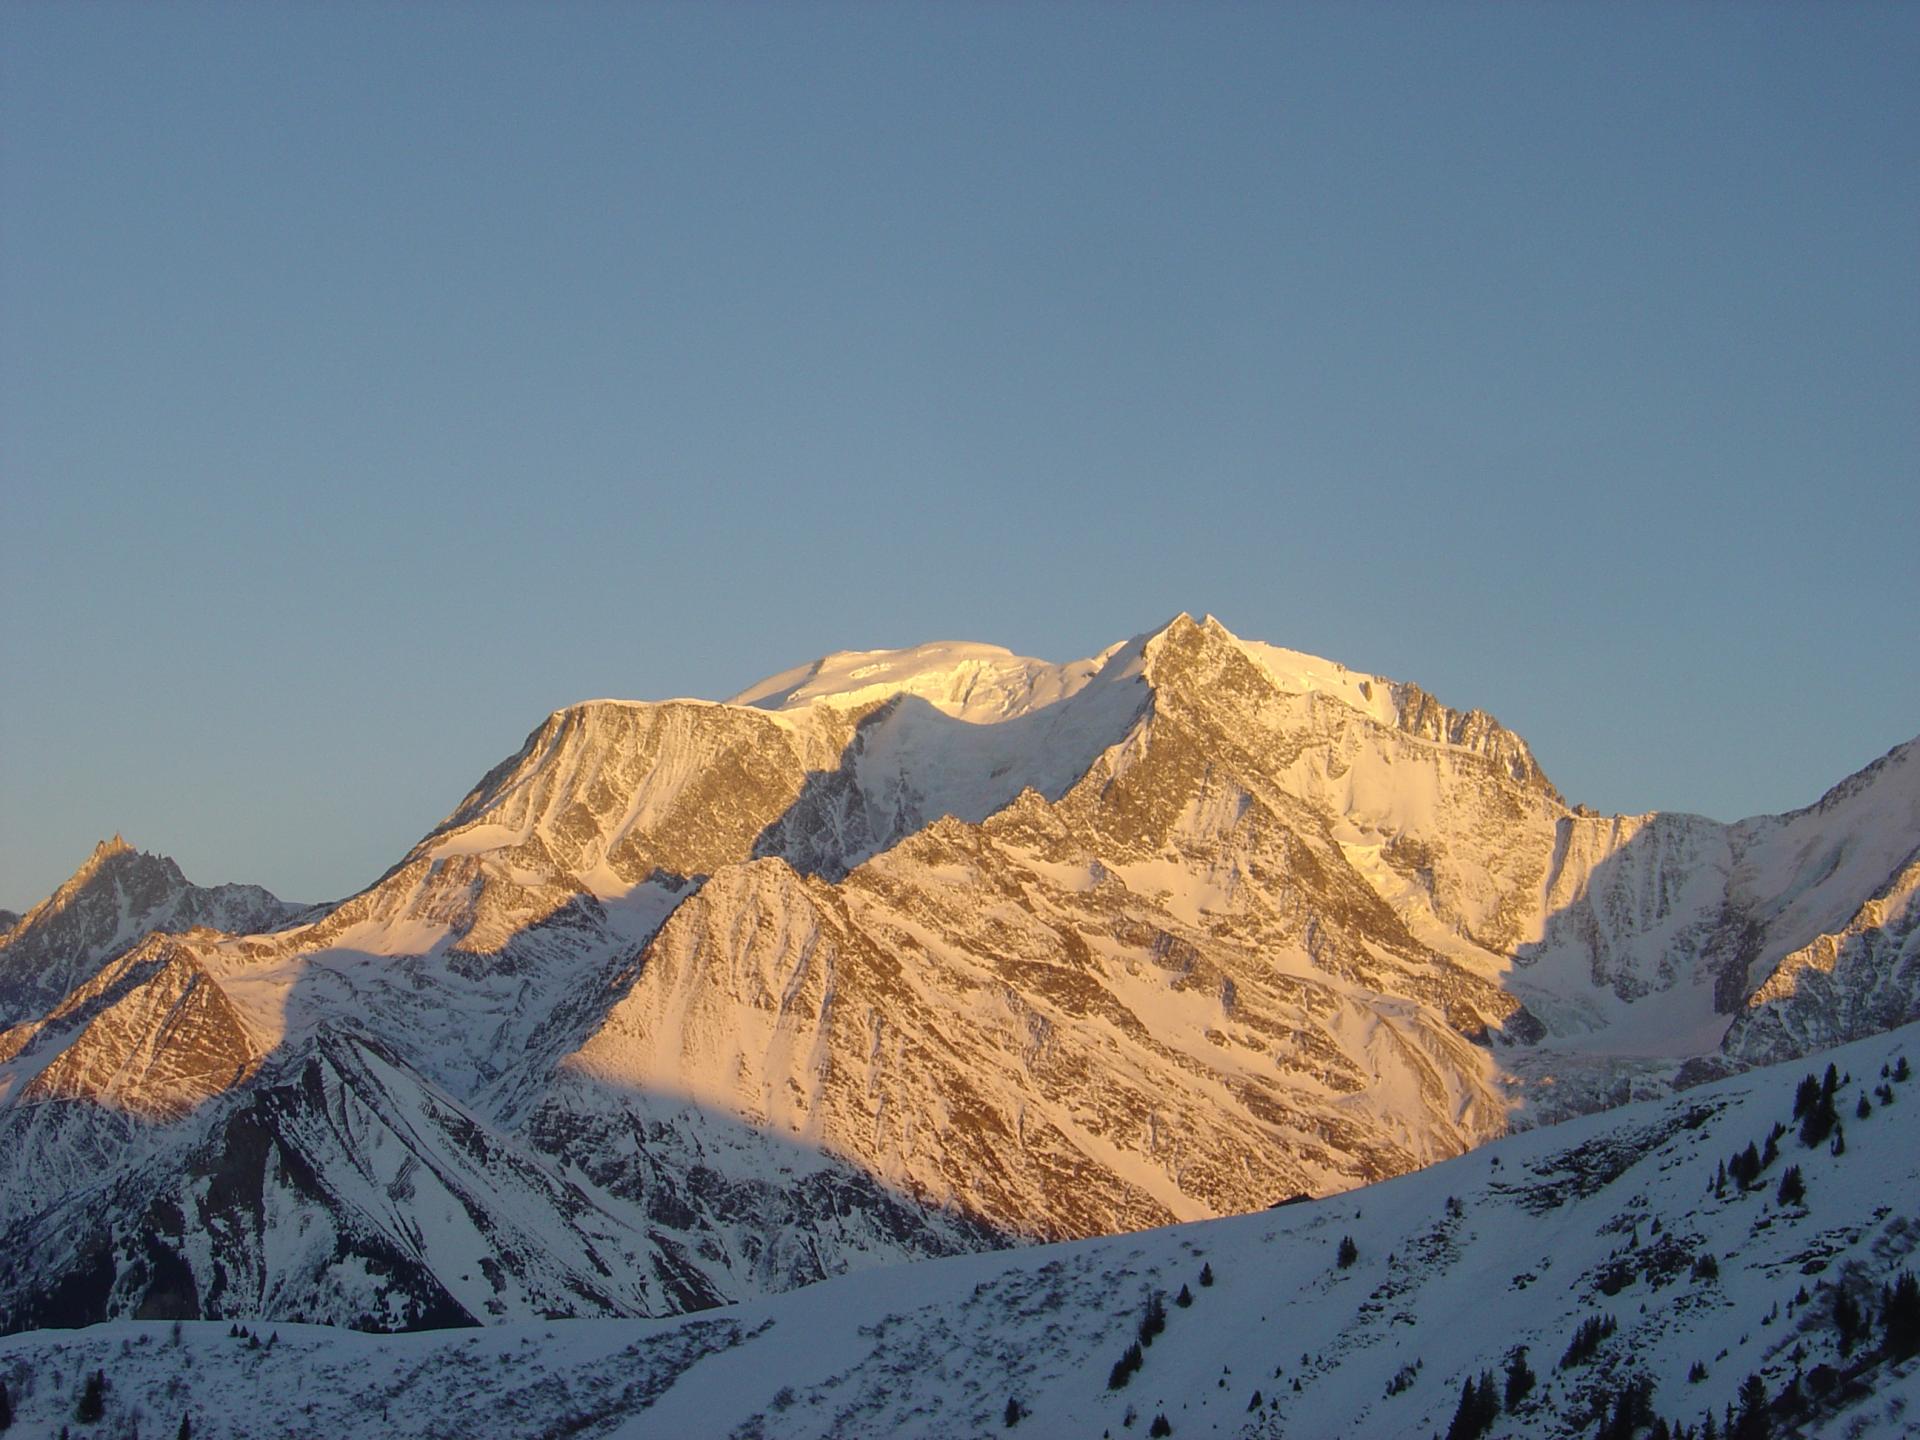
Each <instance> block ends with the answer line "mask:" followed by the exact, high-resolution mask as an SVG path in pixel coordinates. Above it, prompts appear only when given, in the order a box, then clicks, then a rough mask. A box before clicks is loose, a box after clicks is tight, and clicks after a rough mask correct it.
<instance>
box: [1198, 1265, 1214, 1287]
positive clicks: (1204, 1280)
mask: <svg viewBox="0 0 1920 1440" xmlns="http://www.w3.org/2000/svg"><path fill="white" fill-rule="evenodd" d="M1211 1284H1213V1266H1212V1264H1211V1263H1208V1264H1204V1265H1202V1266H1201V1267H1200V1288H1201V1289H1202V1290H1204V1289H1206V1288H1207V1286H1209V1285H1211Z"/></svg>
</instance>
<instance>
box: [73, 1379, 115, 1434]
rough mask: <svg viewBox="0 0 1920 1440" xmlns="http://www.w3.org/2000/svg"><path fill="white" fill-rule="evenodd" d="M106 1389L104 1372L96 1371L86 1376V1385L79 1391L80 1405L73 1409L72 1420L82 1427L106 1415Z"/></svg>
mask: <svg viewBox="0 0 1920 1440" xmlns="http://www.w3.org/2000/svg"><path fill="white" fill-rule="evenodd" d="M106 1389H107V1374H106V1371H104V1370H96V1371H94V1372H93V1373H92V1374H91V1375H89V1376H87V1383H86V1385H85V1387H84V1388H83V1389H82V1390H81V1391H80V1403H79V1404H77V1405H75V1406H74V1407H73V1418H74V1419H76V1420H78V1421H79V1422H80V1423H81V1424H82V1425H91V1424H92V1423H93V1422H94V1421H96V1420H98V1419H99V1418H100V1417H101V1416H102V1415H104V1414H106V1412H107V1402H106Z"/></svg>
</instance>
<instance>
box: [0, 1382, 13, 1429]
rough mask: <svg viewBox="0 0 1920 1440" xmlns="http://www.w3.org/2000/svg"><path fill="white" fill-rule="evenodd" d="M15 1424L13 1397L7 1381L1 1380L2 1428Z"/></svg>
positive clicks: (0, 1405)
mask: <svg viewBox="0 0 1920 1440" xmlns="http://www.w3.org/2000/svg"><path fill="white" fill-rule="evenodd" d="M12 1425H13V1397H12V1396H11V1395H9V1394H7V1382H6V1381H4V1380H0V1430H7V1429H10V1428H12Z"/></svg>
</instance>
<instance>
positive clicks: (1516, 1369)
mask: <svg viewBox="0 0 1920 1440" xmlns="http://www.w3.org/2000/svg"><path fill="white" fill-rule="evenodd" d="M1536 1378H1537V1377H1536V1376H1535V1375H1534V1373H1533V1369H1532V1367H1531V1366H1529V1365H1528V1364H1527V1347H1526V1346H1524V1345H1522V1346H1521V1347H1520V1348H1519V1349H1517V1350H1515V1351H1514V1352H1513V1354H1512V1356H1511V1357H1510V1358H1509V1359H1508V1360H1507V1393H1506V1401H1507V1413H1508V1414H1509V1415H1511V1414H1512V1413H1513V1412H1514V1411H1515V1410H1517V1409H1519V1408H1520V1402H1521V1401H1523V1400H1525V1399H1526V1398H1527V1395H1528V1393H1529V1392H1530V1391H1531V1390H1532V1389H1533V1383H1534V1380H1535V1379H1536Z"/></svg>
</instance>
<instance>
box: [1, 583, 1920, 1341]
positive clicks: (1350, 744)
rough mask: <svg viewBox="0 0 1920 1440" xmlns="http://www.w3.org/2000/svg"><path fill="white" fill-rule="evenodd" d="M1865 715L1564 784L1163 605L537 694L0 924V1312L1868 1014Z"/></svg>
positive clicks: (304, 1280) (1385, 1099)
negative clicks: (1841, 729)
mask: <svg viewBox="0 0 1920 1440" xmlns="http://www.w3.org/2000/svg"><path fill="white" fill-rule="evenodd" d="M1916 754H1920V746H1917V745H1916V744H1914V743H1910V744H1908V745H1905V746H1901V747H1898V748H1896V749H1895V750H1894V751H1892V752H1890V753H1889V755H1888V756H1886V757H1884V758H1883V759H1882V760H1880V761H1878V762H1876V763H1875V764H1874V765H1872V766H1869V767H1868V768H1867V769H1866V770H1863V771H1862V772H1860V775H1858V776H1856V777H1854V778H1853V779H1851V780H1849V781H1847V782H1843V783H1842V784H1841V785H1840V786H1837V787H1835V788H1834V790H1832V791H1830V792H1829V794H1828V796H1827V797H1826V798H1824V799H1823V800H1822V801H1821V802H1819V803H1818V804H1817V805H1815V806H1812V807H1809V808H1808V809H1807V810H1803V811H1798V812H1794V813H1793V814H1790V815H1786V816H1779V817H1759V818H1756V819H1754V820H1748V821H1742V822H1739V823H1737V824H1735V825H1720V824H1717V823H1716V822H1712V821H1707V820H1704V819H1701V818H1699V817H1693V816H1684V815H1660V814H1656V815H1650V816H1637V817H1635V816H1624V817H1605V816H1595V815H1592V814H1590V813H1587V812H1584V811H1576V810H1572V809H1569V808H1568V806H1567V805H1566V803H1565V802H1564V801H1563V800H1562V798H1561V797H1560V795H1559V794H1558V792H1557V791H1556V790H1555V789H1554V787H1553V786H1552V784H1551V782H1550V781H1549V780H1548V779H1547V777H1546V776H1545V775H1544V774H1542V773H1541V771H1540V768H1539V766H1538V764H1537V763H1536V762H1535V760H1534V759H1533V756H1532V753H1531V751H1530V749H1529V748H1528V747H1527V745H1526V743H1525V741H1524V740H1522V739H1521V738H1520V737H1519V736H1517V735H1515V734H1513V733H1512V732H1511V731H1508V730H1507V729H1505V728H1504V727H1502V726H1500V725H1499V723H1498V722H1497V721H1495V720H1494V719H1493V718H1492V717H1491V716H1488V715H1486V714H1485V713H1484V712H1481V711H1477V710H1471V709H1468V710H1459V709H1453V708H1450V707H1447V706H1445V705H1442V704H1441V703H1440V702H1438V701H1436V700H1434V699H1433V698H1432V697H1431V696H1430V695H1428V694H1427V693H1426V692H1425V691H1424V690H1421V689H1420V688H1419V687H1418V686H1415V685H1412V684H1408V683H1404V682H1396V681H1392V680H1388V679H1386V678H1384V677H1379V676H1369V675H1364V674H1361V673H1358V672H1353V671H1350V670H1348V669H1347V668H1346V667H1344V666H1341V665H1338V664H1337V663H1335V662H1330V661H1324V660H1320V659H1317V658H1316V657H1313V656H1309V655H1305V654H1302V653H1300V652H1295V651H1288V650H1281V649H1279V648H1277V647H1272V646H1266V645H1260V644H1257V643H1254V642H1247V641H1243V640H1241V639H1239V637H1237V636H1234V635H1233V634H1232V633H1231V632H1229V631H1227V630H1226V629H1225V627H1223V626H1221V625H1220V624H1219V623H1218V622H1217V621H1214V620H1212V619H1210V618H1209V619H1206V620H1201V621H1195V620H1193V619H1191V618H1189V617H1186V616H1180V617H1177V618H1176V619H1175V620H1174V621H1172V622H1170V623H1169V624H1168V625H1166V626H1164V627H1162V628H1160V629H1159V630H1157V631H1154V632H1151V633H1150V634H1146V635H1142V636H1138V637H1136V638H1134V639H1133V640H1130V641H1127V642H1123V643H1121V644H1119V645H1115V646H1112V647H1109V648H1108V649H1107V650H1105V651H1102V652H1101V653H1100V654H1099V655H1096V656H1094V657H1091V658H1089V659H1087V660H1084V661H1078V662H1073V663H1071V664H1067V665H1052V664H1048V663H1046V662H1041V661H1035V660H1029V659H1025V658H1023V657H1019V656H1015V655H1012V654H1011V653H1010V652H1007V651H1004V650H1000V649H998V648H996V647H991V646H980V645H971V644H961V643H957V642H953V643H940V644H935V645H930V646H922V647H917V648H915V649H912V650H906V651H866V652H843V653H841V654H837V655H833V656H828V657H825V658H824V659H822V660H819V661H816V662H812V663H811V664H809V665H804V666H799V667H795V668H794V669H793V670H791V671H788V672H783V673H782V674H781V675H777V676H774V677H770V678H769V679H768V680H766V681H763V682H761V683H760V684H758V685H756V686H752V687H749V688H748V689H747V690H745V691H743V692H741V694H740V695H739V696H738V697H736V700H735V702H732V703H725V704H720V703H714V702H709V701H694V700H676V701H666V702H659V703H649V702H635V701H594V702H588V703H585V704H582V705H577V706H572V707H569V708H567V709H565V710H562V711H558V712H556V713H555V714H554V715H552V716H550V717H549V718H548V719H547V720H546V721H545V722H543V723H542V724H541V725H540V726H538V727H536V728H535V730H534V731H533V732H532V733H531V734H530V735H529V736H528V738H527V741H526V743H525V744H524V745H523V746H522V747H521V748H520V750H519V751H518V752H517V753H515V754H514V755H513V756H511V757H509V758H508V759H507V760H505V761H503V762H502V763H501V764H500V765H499V766H496V767H495V768H494V769H493V770H492V771H490V772H489V773H488V774H487V775H486V776H485V777H483V778H482V780H481V781H480V783H479V784H478V785H477V786H476V787H475V788H474V790H473V791H472V792H471V793H470V794H469V795H468V796H466V797H465V798H464V799H463V800H462V801H461V802H460V804H459V805H458V806H456V807H455V809H454V811H453V813H452V814H451V815H449V817H448V818H447V819H446V820H445V821H444V822H442V824H440V825H439V826H437V827H435V828H434V829H433V830H432V831H430V832H429V833H428V834H427V835H426V837H425V838H423V839H422V840H421V841H420V843H419V844H418V845H416V846H415V847H414V848H413V849H412V850H411V851H410V852H409V853H408V854H407V855H406V856H405V857H402V858H401V859H400V860H399V862H398V863H396V865H395V866H394V867H393V868H392V869H391V870H389V871H388V872H387V873H386V874H385V875H384V876H382V877H381V878H380V879H379V880H378V881H376V882H375V883H374V884H373V885H371V886H369V887H368V888H367V889H366V890H364V891H362V892H361V893H359V894H358V895H355V896H353V897H351V898H349V899H347V900H345V901H342V902H340V903H339V904H337V905H333V906H330V907H324V908H323V909H321V910H317V911H314V912H309V913H306V914H301V915H295V914H293V913H292V907H287V906H284V905H281V903H280V902H278V901H274V900H272V897H270V896H266V895H265V892H257V896H256V897H255V898H254V899H253V900H252V901H251V902H248V903H252V904H255V905H257V906H259V907H262V908H260V909H258V910H256V911H255V912H252V914H251V916H250V918H245V919H236V920H235V923H233V924H230V925H218V924H216V925H215V929H217V930H218V931H219V932H221V933H214V932H213V931H211V930H205V929H186V928H185V926H184V924H176V930H177V932H178V933H161V932H160V931H159V930H156V931H155V932H154V933H149V934H147V935H146V936H145V938H133V937H131V936H130V934H129V932H130V930H132V929H134V928H137V924H136V923H135V922H134V921H133V920H131V919H130V918H129V917H131V916H133V915H134V914H135V910H136V908H138V907H135V906H134V905H133V904H132V902H131V901H129V900H127V899H126V897H127V895H128V893H129V890H128V887H127V886H126V885H120V884H116V885H114V886H108V887H106V888H104V889H103V888H101V885H100V882H99V880H98V875H97V873H96V875H95V876H93V877H90V878H89V879H88V880H87V881H86V882H85V883H79V882H81V876H78V875H77V876H76V877H75V881H72V882H69V884H68V886H63V887H62V890H61V892H59V894H58V895H56V897H55V899H56V900H57V899H59V897H60V895H68V894H69V892H72V893H71V896H70V898H69V900H68V901H67V902H64V903H63V904H61V905H58V906H56V905H55V904H54V901H49V902H48V903H47V905H43V906H41V907H36V909H35V910H34V911H33V912H31V913H30V914H29V916H28V917H26V919H25V920H24V921H23V922H21V923H20V924H19V925H16V926H15V927H13V928H12V929H11V930H9V931H8V932H7V934H6V936H5V937H4V938H0V986H6V985H9V984H11V985H13V986H14V987H15V989H14V990H13V991H8V990H5V989H0V995H6V994H13V993H17V994H18V995H19V996H20V997H21V998H20V999H19V1000H18V1001H15V1002H13V1003H15V1005H16V1006H18V1007H24V1008H16V1009H15V1010H13V1011H10V1012H8V1013H9V1014H10V1015H15V1016H17V1017H18V1023H15V1024H14V1025H13V1026H12V1027H11V1028H10V1029H5V1030H0V1136H4V1138H5V1139H6V1141H7V1142H8V1143H7V1145H6V1146H5V1147H4V1153H5V1157H6V1158H5V1159H3V1160H0V1201H4V1204H0V1214H4V1215H6V1216H7V1217H9V1219H8V1220H6V1221H5V1222H4V1223H0V1255H4V1257H5V1258H3V1259H0V1318H4V1319H5V1320H6V1323H8V1324H10V1325H12V1326H15V1327H17V1326H19V1325H22V1324H41V1323H65V1322H67V1321H72V1320H78V1319H89V1318H98V1317H99V1316H102V1315H107V1314H136V1313H150V1314H188V1315H195V1314H215V1315H252V1314H267V1315H274V1316H280V1317H292V1316H295V1315H300V1316H306V1317H308V1318H325V1319H331V1320H336V1321H341V1322H347V1323H357V1324H362V1325H369V1326H375V1327H384V1328H391V1327H399V1326H410V1325H428V1324H444V1323H450V1322H453V1321H463V1320H467V1319H472V1320H480V1321H486V1320H494V1319H510V1318H513V1317H515V1316H526V1315H538V1314H564V1313H581V1314H666V1313H673V1312H676V1311H680V1310H685V1309H688V1308H697V1307H700V1306H704V1305H709V1304H712V1303H715V1302H717V1301H719V1300H722V1299H728V1298H738V1297H740V1296H745V1295H753V1294H759V1293H766V1292H770V1291H778V1290H782V1289H786V1288H790V1287H792V1286H794V1285H797V1284H802V1283H805V1282H807V1281H810V1280H814V1279H818V1278H821V1277H823V1276H826V1275H831V1274H836V1273H840V1272H842V1271H845V1270H849V1269H857V1268H862V1267H865V1266H869V1265H874V1264H879V1263H888V1262H894V1261H899V1260H903V1259H911V1258H915V1257H920V1256H926V1255H937V1254H947V1253H954V1252H956V1251H963V1250H969V1249H977V1248H980V1247H982V1246H990V1245H998V1244H1005V1243H1009V1242H1014V1241H1020V1240H1028V1239H1057V1238H1075V1237H1081V1236H1089V1235H1095V1234H1103V1233H1110V1232H1114V1231H1121V1230H1129V1229H1137V1228H1141V1227H1144V1226H1151V1225H1158V1224H1164V1223H1167V1222H1169V1221H1173V1220H1184V1219H1199V1218H1205V1217H1209V1216H1214V1215H1223V1214H1230V1213H1237V1212H1243V1211H1248V1210H1254V1209H1258V1208H1261V1207H1263V1206H1265V1205H1267V1204H1270V1203H1272V1202H1273V1201H1275V1200H1278V1199H1282V1198H1285V1197H1287V1196H1290V1195H1293V1194H1297V1193H1303V1192H1304V1193H1312V1194H1326V1193H1329V1192H1332V1191H1337V1190H1344V1189H1348V1188H1351V1187H1353V1186H1355V1185H1359V1184H1364V1183H1366V1182H1368V1181H1371V1180H1376V1179H1380V1178H1383V1177H1386V1176H1390V1175H1395V1174H1400V1173H1402V1172H1405V1171H1407V1170H1410V1169H1415V1168H1418V1167H1420V1166H1423V1165H1426V1164H1429V1163H1432V1162H1434V1161H1436V1160H1439V1159H1443V1158H1446V1157H1448V1156H1451V1155H1455V1154H1458V1153H1460V1152H1461V1151H1462V1150H1464V1149H1467V1148H1469V1147H1471V1146H1473V1145H1476V1144H1478V1143H1480V1142H1482V1141H1484V1140H1486V1139H1489V1138H1491V1137H1493V1136H1495V1135H1498V1134H1501V1133H1503V1132H1505V1131H1506V1130H1508V1129H1509V1128H1512V1127H1513V1126H1515V1125H1520V1126H1525V1125H1530V1124H1534V1123H1538V1122H1539V1121H1543V1120H1551V1119H1556V1118H1560V1117H1562V1116H1565V1115H1570V1114H1575V1113H1579V1112H1582V1111H1588V1110H1593V1109H1598V1108H1602V1107H1605V1106H1608V1105H1612V1104H1617V1103H1621V1102H1623V1101H1626V1100H1629V1099H1633V1098H1640V1097H1645V1096H1648V1095H1658V1094H1663V1093H1666V1092H1668V1091H1669V1090H1671V1089H1672V1088H1673V1087H1674V1086H1675V1085H1676V1084H1687V1083H1697V1082H1698V1081H1699V1080H1701V1079H1704V1078H1709V1077H1711V1076H1713V1075H1718V1074H1724V1073H1727V1072H1729V1071H1731V1070H1734V1069H1738V1068H1740V1067H1742V1066H1744V1065H1746V1064H1750V1063H1753V1062H1755V1061H1759V1060H1765V1059H1776V1058H1782V1057H1784V1056H1788V1055H1793V1054H1798V1053H1803V1052H1804V1051H1806V1050H1807V1049H1810V1048H1814V1047H1818V1046H1824V1045H1829V1044H1833V1043H1837V1042H1839V1041H1841V1040H1845V1039H1849V1038H1854V1037H1857V1036H1860V1035H1864V1034H1870V1033H1873V1032H1875V1031H1877V1030H1880V1029H1884V1028H1888V1027H1889V1026H1891V1025H1894V1024H1899V1023H1903V1022H1904V1021H1906V1020H1909V1019H1913V1018H1916V1017H1920V941H1916V939H1915V930H1916V913H1917V912H1920V906H1916V904H1915V900H1914V894H1915V885H1914V865H1915V858H1916V848H1917V847H1920V764H1916V763H1915V756H1916ZM115 853H116V854H117V853H119V852H115ZM108 858H109V859H111V858H112V857H108ZM143 858H146V859H151V858H152V857H143ZM97 862H98V863H97ZM121 863H125V862H117V861H116V862H115V864H121ZM162 863H168V862H162ZM89 865H90V866H96V870H97V871H99V870H105V869H111V868H112V867H111V866H108V865H106V863H105V862H104V861H102V857H101V856H99V855H98V854H97V855H96V857H95V859H94V860H92V861H89ZM84 873H85V868H84V867H83V874H84ZM116 873H117V872H116ZM143 873H144V872H143ZM172 873H173V875H174V876H176V877H177V874H178V872H177V869H175V870H173V872H172ZM181 883H184V882H181ZM168 884H169V885H171V884H172V881H169V882H168ZM231 889H233V887H223V890H231ZM142 893H144V892H142ZM167 893H169V894H173V893H175V892H174V891H173V890H168V891H167ZM207 893H213V892H207ZM83 894H85V895H97V896H101V897H104V896H107V895H112V896H115V897H118V898H116V899H115V900H114V903H113V905H112V906H111V907H110V906H108V905H107V903H106V901H105V899H104V898H102V899H99V900H98V901H97V902H92V903H91V904H90V906H81V905H80V904H79V903H78V902H77V900H75V899H74V898H72V897H77V896H80V895H83ZM260 897H264V898H260ZM229 900H230V901H231V902H232V903H234V904H236V905H239V906H240V908H242V909H244V908H245V906H244V904H241V901H240V897H239V896H237V895H235V896H230V897H229ZM269 902H270V904H269ZM200 903H201V902H194V904H195V905H198V904H200ZM49 907H52V908H49ZM83 910H84V911H85V912H86V913H87V914H88V915H94V914H95V912H96V911H97V917H96V918H92V919H89V920H87V921H86V923H85V924H82V923H80V921H79V920H77V919H76V920H73V921H63V922H62V923H63V924H66V925H68V927H69V931H70V933H71V934H72V935H74V936H75V937H76V938H75V940H74V941H73V942H72V944H71V948H70V949H66V950H61V949H59V948H58V947H57V946H56V947H54V948H53V949H51V950H50V949H48V948H47V945H48V942H46V941H44V940H38V939H34V937H36V936H44V935H48V934H52V933H53V932H52V931H51V930H50V929H49V928H48V926H49V924H50V922H51V919H52V918H54V917H57V916H64V915H66V914H67V913H68V912H72V913H73V914H74V915H75V916H78V915H80V914H81V913H82V911H83ZM189 910H193V913H194V914H196V915H197V914H200V913H211V912H202V911H200V910H194V907H193V906H190V905H188V904H187V902H186V901H184V900H175V901H172V902H169V904H168V905H163V904H158V903H156V904H154V905H149V906H146V907H145V908H144V909H140V910H139V913H140V914H143V915H145V914H154V915H158V914H161V913H163V912H164V914H165V915H166V916H167V917H169V920H170V922H180V921H184V920H185V919H186V918H187V913H188V911H189ZM43 912H45V914H44V915H43ZM109 916H110V917H111V924H109V923H108V918H107V917H109ZM36 917H40V918H36ZM229 918H233V917H229ZM191 923H194V924H202V925H204V924H210V923H214V922H210V921H203V920H193V921H192V922H191ZM63 933H68V932H63ZM23 936H25V937H26V938H27V939H28V940H33V944H34V946H36V947H38V948H32V949H29V948H27V947H26V945H25V944H24V943H23V940H22V937H23ZM61 985H65V987H66V988H65V989H60V988H59V987H60V986H61ZM30 986H31V987H37V988H29V987H30ZM56 990H57V991H58V993H57V994H56V993H54V992H55V991H56ZM49 997H51V998H49ZM103 1236H108V1237H111V1238H110V1239H107V1240H105V1241H103V1240H102V1239H101V1237H103ZM296 1237H297V1238H296ZM474 1257H481V1258H480V1259H478V1260H476V1259H475V1258H474Z"/></svg>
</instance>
